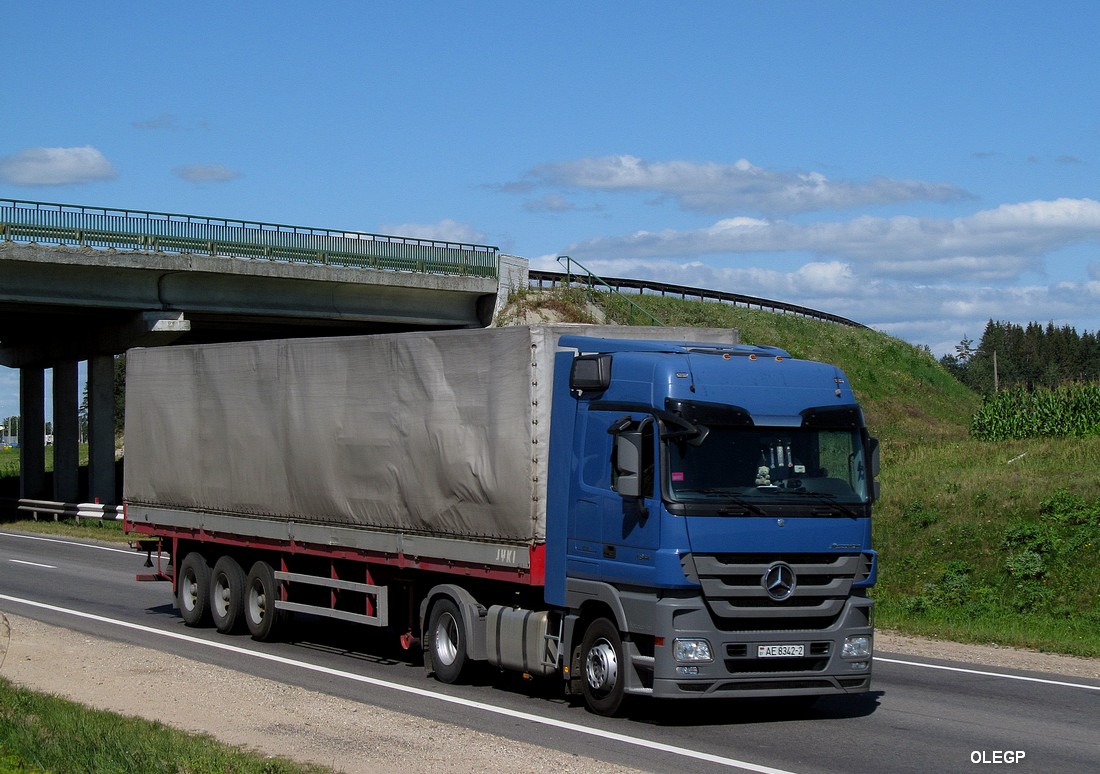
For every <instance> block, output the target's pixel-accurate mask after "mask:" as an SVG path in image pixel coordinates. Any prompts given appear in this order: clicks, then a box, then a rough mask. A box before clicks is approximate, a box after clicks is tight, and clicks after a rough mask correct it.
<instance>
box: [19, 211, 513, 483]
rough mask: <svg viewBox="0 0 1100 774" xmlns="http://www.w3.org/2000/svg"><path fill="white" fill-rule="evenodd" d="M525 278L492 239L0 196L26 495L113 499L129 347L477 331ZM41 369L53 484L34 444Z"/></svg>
mask: <svg viewBox="0 0 1100 774" xmlns="http://www.w3.org/2000/svg"><path fill="white" fill-rule="evenodd" d="M526 282H527V277H526V262H525V261H523V260H522V259H516V258H512V257H510V256H502V255H501V254H500V252H499V251H498V250H497V248H495V247H492V246H488V245H475V244H463V243H452V242H442V241H436V240H425V239H416V238H408V237H397V236H386V235H379V234H365V233H359V232H349V231H340V230H332V229H317V228H307V227H301V226H286V225H279V224H271V223H254V222H248V221H239V220H226V219H219V218H206V217H197V216H189V215H175V214H168V213H154V212H142V211H135V210H113V209H104V208H95V207H84V206H75V205H61V204H48V203H43V202H28V201H19V200H8V199H0V365H4V366H7V367H11V368H18V369H19V384H20V414H21V421H22V431H23V432H22V433H21V438H22V439H24V440H25V441H26V442H24V443H21V444H20V460H21V470H22V475H21V481H20V490H21V492H20V496H21V497H22V498H26V499H48V498H49V497H51V496H52V498H53V500H55V501H59V502H79V501H82V500H83V501H91V500H93V499H98V500H100V501H101V502H114V501H115V500H116V495H115V488H116V482H115V474H114V470H115V468H114V424H115V417H114V397H113V393H114V368H113V356H114V355H117V354H120V353H122V352H125V351H126V350H127V349H129V348H131V347H136V346H160V345H168V344H180V343H210V342H219V341H239V340H248V339H264V338H282V337H296V336H323V335H341V334H358V333H382V332H396V331H407V330H414V329H418V328H419V329H427V328H434V329H440V328H461V327H480V326H484V325H487V324H488V323H489V322H490V321H491V319H492V314H493V311H494V308H495V306H496V303H497V299H498V296H500V295H502V294H504V293H506V292H507V290H508V289H509V288H510V287H519V286H522V285H525V284H526ZM84 360H86V361H87V362H88V397H89V456H90V460H89V478H88V483H87V485H86V491H81V490H82V487H81V484H80V483H79V481H78V475H77V471H78V459H77V454H78V437H79V422H78V404H79V401H80V398H79V395H78V390H79V386H78V377H77V369H78V363H79V362H80V361H84ZM46 369H52V373H53V431H54V432H53V436H54V476H53V487H52V490H53V491H52V492H48V491H46V490H47V483H46V476H45V451H44V447H43V444H42V442H41V441H36V440H35V439H42V438H44V435H45V370H46Z"/></svg>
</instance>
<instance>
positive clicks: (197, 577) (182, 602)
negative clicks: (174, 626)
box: [176, 551, 210, 626]
mask: <svg viewBox="0 0 1100 774" xmlns="http://www.w3.org/2000/svg"><path fill="white" fill-rule="evenodd" d="M209 596H210V565H209V564H207V563H206V557H204V556H203V555H202V554H200V553H199V552H198V551H192V552H191V553H189V554H188V555H187V556H185V557H184V558H183V561H182V562H181V563H180V568H179V575H178V576H177V577H176V606H177V607H179V609H180V617H181V618H182V619H183V622H184V623H185V624H187V625H188V626H202V625H203V624H204V623H207V619H208V617H209V613H210V605H209Z"/></svg>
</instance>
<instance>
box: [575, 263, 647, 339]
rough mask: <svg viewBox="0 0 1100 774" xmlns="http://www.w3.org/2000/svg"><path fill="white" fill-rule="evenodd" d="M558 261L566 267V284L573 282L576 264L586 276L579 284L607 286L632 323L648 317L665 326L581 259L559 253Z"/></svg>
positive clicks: (591, 286)
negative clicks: (594, 272) (595, 272)
mask: <svg viewBox="0 0 1100 774" xmlns="http://www.w3.org/2000/svg"><path fill="white" fill-rule="evenodd" d="M558 263H560V264H562V265H563V266H564V267H565V284H566V285H572V284H573V277H574V273H573V267H574V266H576V267H577V268H578V269H580V270H581V271H583V272H584V274H585V277H584V278H583V279H579V283H578V284H581V285H585V286H587V287H588V288H590V289H595V288H596V287H597V286H599V287H602V288H605V289H606V290H607V292H608V293H610V294H611V298H612V299H614V302H621V303H622V304H623V306H624V307H625V309H624V311H625V313H626V318H627V319H628V320H629V321H630V324H632V325H633V324H635V321H636V320H638V319H641V321H642V322H645V321H646V319H648V320H649V322H652V323H653V324H654V325H657V326H660V327H663V326H664V322H662V321H661V320H658V319H657V318H656V317H654V316H653V315H652V314H651V313H650V312H649V311H648V310H647V309H645V308H643V307H642V306H639V305H638V303H637V302H635V301H634V300H633V299H632V298H630V297H629V296H627V295H625V294H623V293H621V292H620V291H619V290H618V288H614V287H612V286H611V285H609V284H608V283H607V281H606V280H604V279H603V278H602V277H598V276H596V275H595V274H593V273H592V271H591V270H590V269H589V268H588V267H587V266H585V265H584V264H582V263H581V262H580V261H575V260H573V259H572V258H570V257H569V256H568V255H559V256H558Z"/></svg>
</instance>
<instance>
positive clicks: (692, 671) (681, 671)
mask: <svg viewBox="0 0 1100 774" xmlns="http://www.w3.org/2000/svg"><path fill="white" fill-rule="evenodd" d="M676 674H678V675H697V674H699V667H697V666H678V667H676Z"/></svg>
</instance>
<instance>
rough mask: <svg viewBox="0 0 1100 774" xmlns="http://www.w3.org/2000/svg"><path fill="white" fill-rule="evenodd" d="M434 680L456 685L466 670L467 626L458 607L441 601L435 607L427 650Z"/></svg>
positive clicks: (446, 600)
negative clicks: (433, 672) (430, 659)
mask: <svg viewBox="0 0 1100 774" xmlns="http://www.w3.org/2000/svg"><path fill="white" fill-rule="evenodd" d="M427 650H428V652H429V654H430V655H431V658H432V669H433V670H434V671H435V678H436V679H437V680H439V681H440V682H441V683H455V682H458V679H459V678H460V677H461V676H462V673H463V671H464V670H465V669H466V660H467V659H466V627H465V625H464V624H463V623H462V613H461V612H459V609H458V605H456V604H455V603H454V602H452V601H451V600H450V599H441V600H439V601H438V602H436V603H435V605H433V606H432V615H431V617H430V618H429V620H428V648H427Z"/></svg>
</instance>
